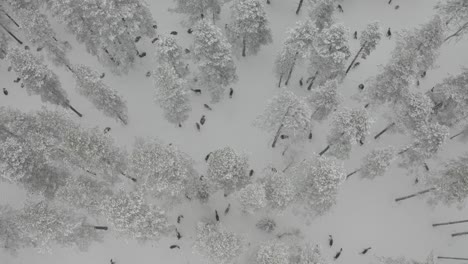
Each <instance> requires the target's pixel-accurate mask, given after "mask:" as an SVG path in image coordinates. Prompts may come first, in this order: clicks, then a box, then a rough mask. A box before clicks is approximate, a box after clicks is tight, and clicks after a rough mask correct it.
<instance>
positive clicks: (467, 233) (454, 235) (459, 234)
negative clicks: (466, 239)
mask: <svg viewBox="0 0 468 264" xmlns="http://www.w3.org/2000/svg"><path fill="white" fill-rule="evenodd" d="M463 235H468V232H460V233H453V234H452V237H456V236H463Z"/></svg>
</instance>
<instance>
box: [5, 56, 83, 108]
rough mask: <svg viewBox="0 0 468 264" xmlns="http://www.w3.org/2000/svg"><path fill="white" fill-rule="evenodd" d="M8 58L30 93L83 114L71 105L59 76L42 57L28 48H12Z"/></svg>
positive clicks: (44, 100)
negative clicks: (36, 55)
mask: <svg viewBox="0 0 468 264" xmlns="http://www.w3.org/2000/svg"><path fill="white" fill-rule="evenodd" d="M8 60H9V61H10V63H11V66H12V67H13V70H14V71H15V72H17V73H18V75H19V76H20V78H21V79H22V80H23V84H24V86H25V87H26V90H27V91H28V93H29V94H38V95H40V96H41V100H42V101H43V102H48V103H51V104H56V105H59V106H62V107H64V108H70V109H71V110H73V111H74V112H75V113H76V114H77V115H78V116H80V117H81V116H82V115H81V114H80V113H79V112H78V111H76V109H75V108H73V107H72V106H71V105H70V103H69V100H68V98H67V93H66V92H65V90H64V89H63V88H62V85H61V83H60V81H59V79H58V76H57V75H56V74H55V73H54V72H52V71H51V70H50V69H49V68H48V67H47V66H46V65H45V64H44V62H43V60H42V59H39V58H37V57H35V56H34V55H32V54H31V53H30V52H29V51H27V50H22V49H19V48H12V49H10V50H9V51H8Z"/></svg>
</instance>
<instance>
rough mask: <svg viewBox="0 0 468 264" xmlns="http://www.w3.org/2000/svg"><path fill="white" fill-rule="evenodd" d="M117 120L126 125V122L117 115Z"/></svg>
mask: <svg viewBox="0 0 468 264" xmlns="http://www.w3.org/2000/svg"><path fill="white" fill-rule="evenodd" d="M117 118H119V120H120V121H121V122H122V123H123V124H124V125H127V124H128V122H127V121H125V120H124V119H123V118H122V117H121V116H120V115H117Z"/></svg>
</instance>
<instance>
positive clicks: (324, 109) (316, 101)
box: [306, 80, 343, 121]
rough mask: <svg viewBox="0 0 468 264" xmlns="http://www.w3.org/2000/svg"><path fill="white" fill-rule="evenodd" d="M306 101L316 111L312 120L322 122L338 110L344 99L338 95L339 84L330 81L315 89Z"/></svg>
mask: <svg viewBox="0 0 468 264" xmlns="http://www.w3.org/2000/svg"><path fill="white" fill-rule="evenodd" d="M306 100H307V102H308V104H309V105H310V108H311V109H314V112H313V113H312V116H311V118H313V119H315V120H317V121H322V120H325V119H327V118H328V116H329V115H330V114H331V113H332V112H333V111H335V110H336V109H337V108H338V106H339V105H340V104H341V102H342V101H343V97H342V96H341V95H340V94H339V93H338V82H337V81H336V80H329V81H327V82H325V83H324V84H323V85H321V86H319V87H317V88H316V89H314V90H313V91H312V92H311V93H310V95H309V96H307V99H306Z"/></svg>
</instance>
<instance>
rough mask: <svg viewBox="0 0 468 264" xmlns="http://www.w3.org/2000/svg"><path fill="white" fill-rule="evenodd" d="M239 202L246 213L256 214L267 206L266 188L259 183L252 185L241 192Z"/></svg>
mask: <svg viewBox="0 0 468 264" xmlns="http://www.w3.org/2000/svg"><path fill="white" fill-rule="evenodd" d="M238 200H239V203H240V205H241V207H242V210H243V211H244V212H246V213H249V214H254V213H255V211H257V210H259V209H262V208H264V207H265V206H266V203H267V200H266V194H265V188H264V187H263V185H261V184H259V183H250V184H248V185H247V186H245V187H244V188H242V189H241V190H240V191H239V193H238Z"/></svg>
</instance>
